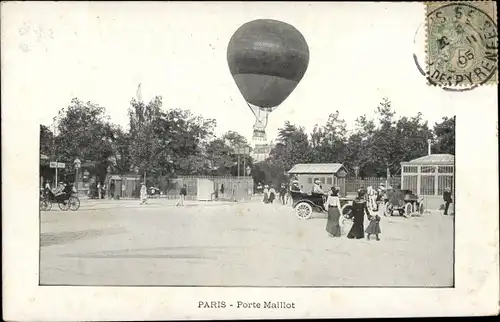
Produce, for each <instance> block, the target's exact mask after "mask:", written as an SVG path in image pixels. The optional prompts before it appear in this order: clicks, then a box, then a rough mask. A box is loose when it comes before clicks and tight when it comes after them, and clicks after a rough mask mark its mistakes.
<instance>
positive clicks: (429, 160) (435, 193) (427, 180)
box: [401, 154, 455, 209]
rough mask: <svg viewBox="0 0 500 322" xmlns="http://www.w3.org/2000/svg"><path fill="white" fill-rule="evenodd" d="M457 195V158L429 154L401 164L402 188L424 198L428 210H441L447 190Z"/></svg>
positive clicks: (449, 155) (447, 155)
mask: <svg viewBox="0 0 500 322" xmlns="http://www.w3.org/2000/svg"><path fill="white" fill-rule="evenodd" d="M447 187H448V188H450V189H451V193H452V196H453V195H454V193H455V156H454V155H451V154H429V155H426V156H423V157H421V158H417V159H414V160H411V161H408V162H401V188H402V189H408V190H411V191H412V192H413V193H415V194H417V195H419V196H421V197H423V198H424V203H425V207H426V208H427V209H439V208H440V206H441V205H442V204H443V203H444V202H443V193H444V191H445V189H446V188H447ZM453 199H454V198H453Z"/></svg>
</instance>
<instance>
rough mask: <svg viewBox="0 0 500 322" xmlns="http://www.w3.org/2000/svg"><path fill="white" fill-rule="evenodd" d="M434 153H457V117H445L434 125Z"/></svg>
mask: <svg viewBox="0 0 500 322" xmlns="http://www.w3.org/2000/svg"><path fill="white" fill-rule="evenodd" d="M434 134H435V136H436V142H435V144H434V146H433V150H434V153H442V154H452V155H455V117H450V118H448V117H443V119H442V120H441V122H437V123H436V124H435V125H434Z"/></svg>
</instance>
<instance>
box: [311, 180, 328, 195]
mask: <svg viewBox="0 0 500 322" xmlns="http://www.w3.org/2000/svg"><path fill="white" fill-rule="evenodd" d="M320 184H321V181H319V180H316V181H314V186H313V189H312V193H315V194H319V195H324V194H325V192H324V191H323V189H321V186H320Z"/></svg>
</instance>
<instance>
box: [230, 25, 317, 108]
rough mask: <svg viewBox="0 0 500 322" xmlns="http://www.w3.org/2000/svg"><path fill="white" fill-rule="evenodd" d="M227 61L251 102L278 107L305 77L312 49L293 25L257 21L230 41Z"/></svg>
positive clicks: (241, 89) (245, 27) (239, 85)
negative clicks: (310, 49)
mask: <svg viewBox="0 0 500 322" xmlns="http://www.w3.org/2000/svg"><path fill="white" fill-rule="evenodd" d="M227 61H228V64H229V70H230V72H231V75H232V76H233V78H234V80H235V82H236V85H237V86H238V88H239V90H240V92H241V94H242V95H243V97H244V98H245V100H246V101H247V102H248V103H250V104H253V105H255V106H258V107H261V108H275V107H276V106H278V105H280V104H281V103H282V102H283V101H284V100H285V99H286V98H287V97H288V96H289V95H290V93H292V91H293V90H294V89H295V87H296V86H297V84H298V83H299V82H300V80H301V79H302V77H303V76H304V74H305V72H306V70H307V66H308V63H309V47H308V46H307V43H306V40H305V39H304V37H303V36H302V34H301V33H300V32H299V31H298V30H297V29H295V27H293V26H292V25H289V24H287V23H284V22H281V21H276V20H268V19H260V20H254V21H251V22H248V23H246V24H244V25H242V26H241V27H240V28H239V29H238V30H236V32H235V33H234V35H233V37H232V38H231V40H230V41H229V45H228V49H227Z"/></svg>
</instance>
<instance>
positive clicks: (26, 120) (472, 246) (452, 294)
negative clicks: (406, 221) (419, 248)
mask: <svg viewBox="0 0 500 322" xmlns="http://www.w3.org/2000/svg"><path fill="white" fill-rule="evenodd" d="M2 6H4V4H2ZM4 18H5V17H4V12H3V10H2V51H3V50H4V46H9V45H10V44H9V39H8V38H4V35H6V34H7V33H6V32H5V30H6V29H5V28H7V29H8V28H11V27H12V28H16V27H15V26H9V25H8V22H4V21H5V20H4ZM7 18H8V17H7ZM7 21H9V19H7ZM2 63H3V59H2ZM415 72H417V70H415ZM20 77H21V78H22V77H29V75H20V74H18V73H17V71H16V70H13V69H11V68H9V65H2V175H3V182H2V185H3V189H2V203H3V216H2V219H3V222H2V224H3V229H2V238H3V253H2V256H3V272H2V273H3V281H4V284H3V287H4V290H3V291H4V296H3V308H4V319H5V320H17V321H30V320H36V321H65V320H66V321H67V320H101V321H104V320H123V321H126V320H153V319H163V320H165V319H171V320H177V319H179V320H180V319H237V318H313V317H315V318H321V317H325V318H326V317H328V318H338V317H396V316H413V317H418V316H460V315H485V314H497V313H498V305H499V288H500V285H499V271H498V263H499V247H498V228H499V226H498V219H499V217H498V216H499V215H498V209H499V207H498V206H499V204H498V132H497V131H498V128H497V124H498V123H497V120H498V114H497V113H498V112H497V106H498V102H497V97H496V95H497V94H496V89H495V88H494V87H492V86H489V87H483V88H478V89H475V90H473V91H470V92H464V93H446V94H443V96H442V102H440V103H441V104H453V105H454V106H456V116H457V124H456V126H457V132H456V139H457V141H456V151H457V152H456V173H457V175H456V201H457V203H456V214H457V215H456V218H455V227H456V242H455V245H456V258H455V260H456V261H455V284H456V285H455V288H453V289H399V288H370V289H361V288H332V289H309V288H286V289H280V288H205V287H201V288H179V287H175V288H167V287H166V288H160V287H154V288H147V287H140V288H134V287H40V286H37V285H38V256H39V255H38V246H39V239H38V235H39V227H38V215H39V214H38V201H37V199H36V198H34V197H30V196H37V195H38V185H39V182H38V180H39V179H38V162H39V155H38V154H39V152H38V140H37V139H36V138H38V137H39V124H38V121H37V117H36V115H37V114H38V113H43V102H41V104H40V107H39V108H40V111H29V110H25V109H24V108H23V105H24V104H23V102H27V100H30V97H29V88H22V86H21V87H13V86H11V83H12V82H11V81H12V80H13V79H16V78H20ZM422 82H425V79H424V78H422ZM17 83H19V82H17ZM435 90H436V91H440V90H441V89H439V88H436V89H435ZM223 300H224V301H236V300H242V301H250V302H251V301H264V300H269V301H286V302H294V303H295V305H296V309H294V310H290V309H282V310H275V311H272V310H263V309H260V310H259V309H235V308H226V309H198V308H197V305H198V301H223Z"/></svg>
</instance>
